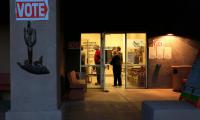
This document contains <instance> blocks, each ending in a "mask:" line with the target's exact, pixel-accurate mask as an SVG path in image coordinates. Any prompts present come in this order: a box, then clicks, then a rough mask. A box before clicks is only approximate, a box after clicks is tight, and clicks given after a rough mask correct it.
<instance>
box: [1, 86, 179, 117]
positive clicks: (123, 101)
mask: <svg viewBox="0 0 200 120" xmlns="http://www.w3.org/2000/svg"><path fill="white" fill-rule="evenodd" d="M179 95H180V94H179V93H176V92H173V91H172V90H171V89H124V88H114V87H111V88H109V92H103V91H102V90H100V89H88V90H87V93H86V96H85V100H83V101H65V102H64V103H63V105H62V110H63V113H64V120H140V119H141V115H140V113H141V104H142V102H143V101H144V100H178V98H179ZM4 112H5V111H4ZM4 112H3V111H0V120H5V113H4Z"/></svg>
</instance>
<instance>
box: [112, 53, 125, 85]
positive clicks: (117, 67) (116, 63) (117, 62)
mask: <svg viewBox="0 0 200 120" xmlns="http://www.w3.org/2000/svg"><path fill="white" fill-rule="evenodd" d="M121 60H122V58H121V54H120V53H119V52H118V50H113V57H112V60H111V65H112V66H113V75H114V86H117V85H118V86H122V80H121V64H122V61H121Z"/></svg>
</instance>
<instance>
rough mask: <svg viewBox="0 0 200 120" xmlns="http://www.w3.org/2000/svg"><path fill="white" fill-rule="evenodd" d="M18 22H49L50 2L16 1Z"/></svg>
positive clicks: (45, 0)
mask: <svg viewBox="0 0 200 120" xmlns="http://www.w3.org/2000/svg"><path fill="white" fill-rule="evenodd" d="M15 11H16V20H48V13H49V7H48V0H16V7H15Z"/></svg>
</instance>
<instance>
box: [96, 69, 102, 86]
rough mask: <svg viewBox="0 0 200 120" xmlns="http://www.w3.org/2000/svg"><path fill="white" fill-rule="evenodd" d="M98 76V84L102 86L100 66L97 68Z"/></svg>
mask: <svg viewBox="0 0 200 120" xmlns="http://www.w3.org/2000/svg"><path fill="white" fill-rule="evenodd" d="M96 74H97V84H101V81H100V66H97V67H96Z"/></svg>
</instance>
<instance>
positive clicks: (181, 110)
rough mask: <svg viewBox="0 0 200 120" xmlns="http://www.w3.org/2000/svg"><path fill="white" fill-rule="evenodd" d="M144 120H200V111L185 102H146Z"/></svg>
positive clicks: (144, 103) (143, 109)
mask: <svg viewBox="0 0 200 120" xmlns="http://www.w3.org/2000/svg"><path fill="white" fill-rule="evenodd" d="M141 116H142V120H200V109H198V108H195V107H194V106H193V105H191V104H190V103H187V102H184V101H144V102H143V104H142V115H141Z"/></svg>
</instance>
